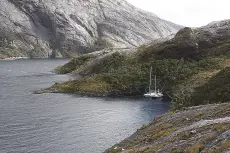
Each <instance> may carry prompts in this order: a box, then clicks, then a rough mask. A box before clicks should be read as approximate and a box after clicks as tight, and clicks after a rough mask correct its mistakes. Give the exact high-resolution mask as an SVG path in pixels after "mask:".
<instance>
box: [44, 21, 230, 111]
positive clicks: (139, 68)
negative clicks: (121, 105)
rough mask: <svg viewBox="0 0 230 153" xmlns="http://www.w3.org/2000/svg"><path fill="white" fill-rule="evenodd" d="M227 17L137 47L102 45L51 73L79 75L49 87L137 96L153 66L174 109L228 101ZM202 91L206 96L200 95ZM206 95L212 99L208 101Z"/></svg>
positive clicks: (229, 42)
mask: <svg viewBox="0 0 230 153" xmlns="http://www.w3.org/2000/svg"><path fill="white" fill-rule="evenodd" d="M229 21H230V20H226V21H220V22H218V24H216V25H208V26H205V27H201V28H196V29H191V28H184V29H182V30H180V31H179V32H178V33H177V34H176V35H175V37H174V38H172V39H171V40H167V41H163V42H154V43H153V44H150V45H146V46H140V47H138V48H136V49H111V50H108V49H107V50H103V51H102V52H97V53H94V54H88V55H84V56H79V57H76V58H74V59H72V60H71V61H70V62H69V63H68V64H66V65H64V66H63V67H58V68H57V69H56V71H57V72H58V73H73V75H77V76H78V79H76V80H72V81H68V82H66V83H63V84H55V85H54V86H52V87H51V88H50V89H49V90H51V91H53V92H74V93H81V94H87V95H100V96H101V95H141V94H143V93H144V92H145V88H146V87H147V86H148V78H149V77H148V75H149V68H150V67H151V66H152V67H153V75H157V77H158V78H157V80H158V85H157V86H158V87H161V90H163V92H164V94H165V95H168V96H169V97H170V98H171V99H172V100H173V101H172V102H173V105H172V106H173V109H181V108H183V107H189V106H194V105H200V104H207V103H215V102H216V101H217V100H218V102H227V101H230V98H229V97H230V95H229V87H228V85H229V79H227V78H228V76H229V73H228V72H229V71H228V69H225V68H226V67H229V66H230V30H229V28H228V27H229V25H230V22H229ZM224 69H225V70H224ZM219 72H220V74H219ZM219 75H220V76H225V77H219ZM79 76H81V78H79ZM215 77H216V78H215ZM229 77H230V76H229ZM217 80H218V81H217ZM211 84H212V85H211ZM218 84H219V85H220V86H222V89H223V90H219V86H217V85H218ZM207 89H208V90H207ZM214 89H215V90H214ZM49 90H48V91H49ZM212 91H214V92H212ZM204 92H207V93H205V95H207V96H202V94H204ZM199 93H200V94H199ZM214 93H215V94H214ZM209 94H212V98H210V99H207V97H208V95H209ZM221 95H224V96H221Z"/></svg>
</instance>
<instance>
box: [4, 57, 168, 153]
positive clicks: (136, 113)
mask: <svg viewBox="0 0 230 153" xmlns="http://www.w3.org/2000/svg"><path fill="white" fill-rule="evenodd" d="M66 62H67V60H16V61H0V153H100V152H103V151H104V150H105V149H107V148H108V147H110V146H111V145H113V144H115V143H117V142H119V141H121V140H123V139H124V138H126V137H128V136H130V135H131V134H132V133H133V132H135V131H136V129H138V128H140V127H141V126H142V125H143V124H147V123H148V122H150V121H151V120H152V119H153V118H154V117H155V116H157V115H159V114H162V113H165V112H166V111H167V110H168V108H169V104H168V103H162V102H159V101H151V100H146V99H112V98H87V97H81V96H76V95H75V96H74V95H67V94H42V95H34V94H32V91H34V90H38V89H41V88H46V87H49V86H50V85H52V84H54V83H55V82H60V81H64V80H68V76H66V75H56V74H54V73H52V72H51V71H52V70H53V69H54V68H55V67H56V66H58V65H62V64H64V63H66Z"/></svg>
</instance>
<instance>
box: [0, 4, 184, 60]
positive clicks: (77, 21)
mask: <svg viewBox="0 0 230 153" xmlns="http://www.w3.org/2000/svg"><path fill="white" fill-rule="evenodd" d="M0 20H1V22H0V57H1V58H4V57H13V56H27V57H32V58H33V57H55V56H69V55H73V54H77V53H89V52H93V51H96V50H101V49H103V48H108V47H115V48H117V47H119V48H124V47H135V46H138V45H141V44H144V43H148V42H151V41H153V40H155V39H158V38H165V37H168V36H171V35H173V34H175V33H176V32H177V31H178V30H179V29H181V28H182V26H179V25H176V24H173V23H171V22H168V21H165V20H162V19H160V18H159V17H157V16H156V15H154V14H152V13H149V12H145V11H143V10H140V9H138V8H135V7H134V6H132V5H130V4H129V3H127V2H126V1H125V0H88V1H81V0H52V1H51V0H47V1H45V0H1V2H0Z"/></svg>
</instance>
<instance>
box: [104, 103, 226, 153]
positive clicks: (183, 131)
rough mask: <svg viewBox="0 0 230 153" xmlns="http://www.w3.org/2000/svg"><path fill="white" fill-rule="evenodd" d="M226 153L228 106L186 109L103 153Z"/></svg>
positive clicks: (143, 128)
mask: <svg viewBox="0 0 230 153" xmlns="http://www.w3.org/2000/svg"><path fill="white" fill-rule="evenodd" d="M121 152H122V153H200V152H202V153H228V152H230V104H229V103H225V104H214V105H206V106H198V107H191V108H186V109H184V110H183V111H179V112H174V113H172V112H171V113H168V114H166V115H163V116H160V117H157V118H155V119H154V121H153V122H151V123H150V124H149V125H146V126H143V127H142V128H141V129H139V130H137V132H136V133H134V134H133V135H132V136H130V137H129V138H127V139H125V140H124V141H122V142H121V143H119V144H116V145H115V146H113V147H112V148H110V149H108V150H107V151H105V153H121Z"/></svg>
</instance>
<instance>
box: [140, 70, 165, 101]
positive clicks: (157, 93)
mask: <svg viewBox="0 0 230 153" xmlns="http://www.w3.org/2000/svg"><path fill="white" fill-rule="evenodd" d="M152 70H153V68H152V67H151V69H150V74H149V80H150V81H149V91H148V92H147V93H145V94H144V97H146V98H161V97H163V96H164V95H163V93H162V92H160V90H159V89H157V77H156V75H155V88H154V90H151V85H152Z"/></svg>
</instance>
